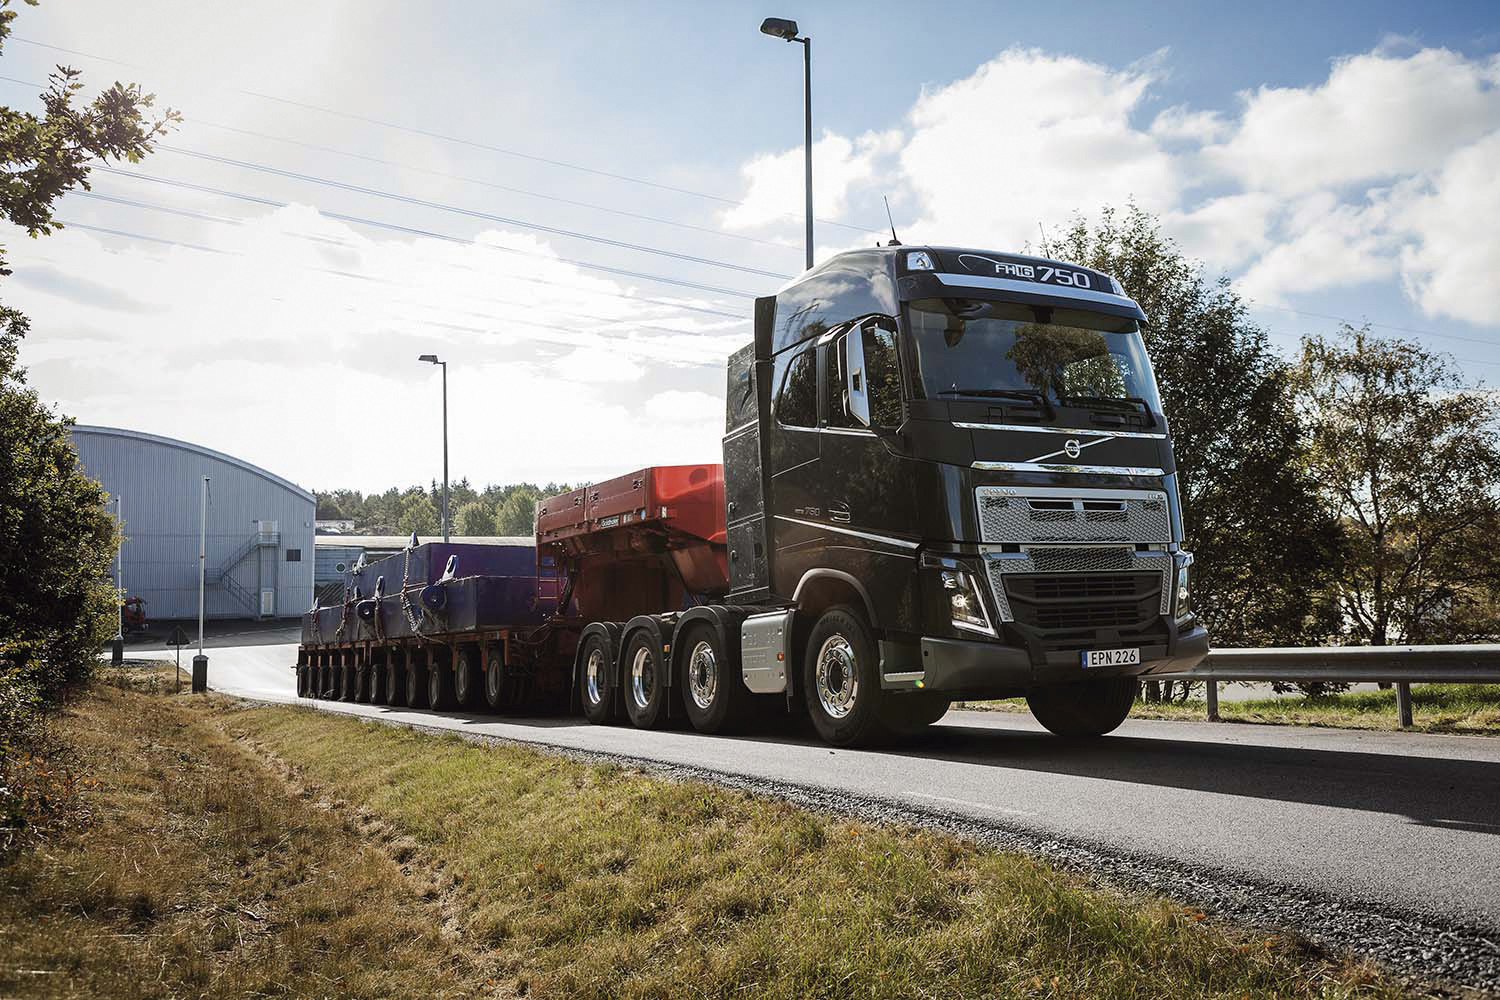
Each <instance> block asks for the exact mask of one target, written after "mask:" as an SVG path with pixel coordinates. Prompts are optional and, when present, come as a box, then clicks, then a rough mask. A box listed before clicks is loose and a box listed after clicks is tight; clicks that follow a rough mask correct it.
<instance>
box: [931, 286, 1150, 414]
mask: <svg viewBox="0 0 1500 1000" xmlns="http://www.w3.org/2000/svg"><path fill="white" fill-rule="evenodd" d="M907 309H908V313H907V318H908V322H907V326H908V329H909V330H910V336H911V343H912V359H913V361H914V363H915V364H916V368H917V378H916V379H915V381H916V382H917V384H918V386H919V387H920V389H921V391H922V393H923V394H924V395H925V396H926V397H927V398H929V399H937V398H940V397H944V396H947V397H954V396H977V397H994V398H1018V399H1025V398H1033V399H1037V400H1039V401H1041V402H1045V403H1055V404H1059V405H1081V406H1090V405H1104V404H1105V402H1106V401H1118V403H1119V404H1124V403H1127V402H1131V401H1134V402H1136V403H1144V404H1145V405H1146V406H1148V407H1150V409H1151V410H1152V411H1153V412H1158V413H1159V412H1160V411H1161V402H1160V401H1159V400H1158V398H1157V395H1156V379H1155V376H1153V375H1152V373H1151V362H1150V361H1149V360H1148V359H1147V358H1146V348H1145V345H1144V344H1143V343H1142V341H1141V334H1140V327H1139V326H1138V325H1137V323H1136V321H1135V320H1133V319H1126V318H1122V317H1117V316H1109V315H1106V314H1104V313H1096V312H1089V311H1087V310H1082V309H1061V308H1051V307H1048V306H1029V305H1020V304H1018V303H1014V302H989V301H984V300H981V299H960V298H943V299H919V300H917V301H914V302H911V303H909V304H908V306H907ZM1132 408H1134V407H1132Z"/></svg>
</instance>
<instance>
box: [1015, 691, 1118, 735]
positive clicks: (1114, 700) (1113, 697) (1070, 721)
mask: <svg viewBox="0 0 1500 1000" xmlns="http://www.w3.org/2000/svg"><path fill="white" fill-rule="evenodd" d="M1135 692H1136V679H1135V678H1134V677H1109V678H1105V679H1102V680H1097V681H1079V682H1077V683H1074V684H1049V685H1047V686H1046V687H1039V688H1033V689H1032V690H1031V691H1029V692H1027V694H1026V704H1027V705H1028V706H1029V707H1030V708H1031V714H1032V715H1034V716H1035V717H1036V721H1038V722H1040V723H1041V724H1042V725H1043V726H1046V727H1047V729H1048V730H1049V731H1050V732H1053V733H1056V734H1057V735H1058V736H1072V737H1082V736H1103V735H1104V734H1105V733H1108V732H1112V731H1113V730H1115V729H1118V728H1119V726H1120V723H1122V722H1124V721H1125V717H1126V716H1127V715H1129V714H1130V706H1131V705H1133V704H1135Z"/></svg>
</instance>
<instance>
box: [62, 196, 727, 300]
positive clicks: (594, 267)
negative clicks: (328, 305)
mask: <svg viewBox="0 0 1500 1000" xmlns="http://www.w3.org/2000/svg"><path fill="white" fill-rule="evenodd" d="M90 169H92V170H96V171H99V172H101V173H106V174H111V175H114V176H117V177H131V178H135V179H136V180H142V181H150V182H152V183H156V184H165V185H168V186H170V187H178V188H183V189H185V190H189V191H198V192H201V193H204V194H212V195H217V196H219V197H222V198H234V199H237V200H240V201H248V202H251V203H253V204H258V205H267V206H269V207H271V208H287V207H289V206H290V205H291V204H292V203H291V202H284V201H276V200H275V199H272V198H263V197H261V196H259V195H252V194H245V193H243V192H239V191H229V190H226V189H224V188H214V187H209V186H208V185H205V184H193V183H191V182H189V181H181V180H174V179H171V178H167V177H155V176H153V175H151V174H143V173H140V172H138V171H135V170H122V169H120V168H119V167H105V166H98V167H92V168H90ZM311 207H313V208H316V209H317V210H318V212H319V214H321V215H322V216H323V217H324V218H326V219H335V220H337V221H339V222H348V223H352V224H355V225H361V226H372V227H374V228H376V229H386V230H390V231H392V232H398V233H405V234H407V235H410V236H425V237H428V238H429V239H435V240H444V241H446V242H448V243H457V244H459V245H461V246H473V247H486V248H488V249H491V250H495V251H498V252H500V253H511V254H520V255H521V256H524V257H540V258H543V259H545V260H552V261H557V262H559V263H562V264H572V265H573V266H574V267H581V268H586V269H588V270H591V271H602V272H604V273H606V274H616V275H621V276H623V277H627V278H637V279H640V280H643V281H657V282H661V283H662V284H667V285H677V286H679V287H682V288H692V289H696V290H698V291H703V292H713V293H716V294H719V295H730V296H734V297H737V298H743V299H753V298H755V297H756V296H755V293H754V292H746V291H742V290H740V289H738V288H721V287H719V286H717V285H705V284H700V283H699V282H696V281H684V280H681V279H679V278H668V277H666V276H665V275H660V274H648V273H646V272H643V271H632V270H629V269H628V268H619V267H608V266H606V265H604V264H591V263H588V262H587V261H581V260H573V259H571V258H567V257H554V256H552V255H551V254H545V253H541V252H539V251H533V250H520V249H517V248H516V247H507V246H501V245H500V244H498V243H481V242H479V241H478V240H470V239H464V238H463V237H461V236H449V235H448V234H446V233H439V232H434V231H433V230H430V229H418V228H416V227H413V226H401V225H397V224H396V223H394V222H380V221H378V220H376V219H366V218H363V217H361V216H357V215H345V214H344V213H341V212H329V211H325V210H323V209H322V208H319V207H318V206H316V205H313V206H311Z"/></svg>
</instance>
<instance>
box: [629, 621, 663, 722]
mask: <svg viewBox="0 0 1500 1000" xmlns="http://www.w3.org/2000/svg"><path fill="white" fill-rule="evenodd" d="M624 666H625V676H624V678H623V680H624V686H625V711H626V713H627V714H629V716H630V721H631V722H633V723H635V724H636V726H637V728H640V729H655V728H656V727H658V726H660V725H661V724H662V723H663V722H665V721H667V672H666V670H665V669H664V668H663V666H662V653H661V647H660V646H659V645H657V642H656V637H655V636H654V635H652V634H651V633H650V632H647V631H644V630H642V631H641V632H638V633H636V635H635V637H634V638H633V639H631V640H630V643H629V645H627V646H626V647H625V664H624Z"/></svg>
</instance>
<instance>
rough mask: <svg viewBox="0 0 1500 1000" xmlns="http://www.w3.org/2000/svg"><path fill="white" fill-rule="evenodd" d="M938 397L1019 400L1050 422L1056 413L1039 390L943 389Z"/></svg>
mask: <svg viewBox="0 0 1500 1000" xmlns="http://www.w3.org/2000/svg"><path fill="white" fill-rule="evenodd" d="M938 395H939V396H979V397H981V398H985V399H1021V400H1025V401H1026V402H1028V403H1034V404H1036V405H1037V406H1038V407H1040V408H1041V409H1042V411H1043V412H1045V413H1046V414H1047V419H1048V420H1051V419H1052V418H1053V417H1054V416H1055V415H1056V411H1055V410H1053V409H1052V401H1051V400H1050V399H1048V398H1047V394H1046V393H1044V392H1042V391H1041V390H1039V389H944V390H942V391H941V392H939V393H938Z"/></svg>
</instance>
